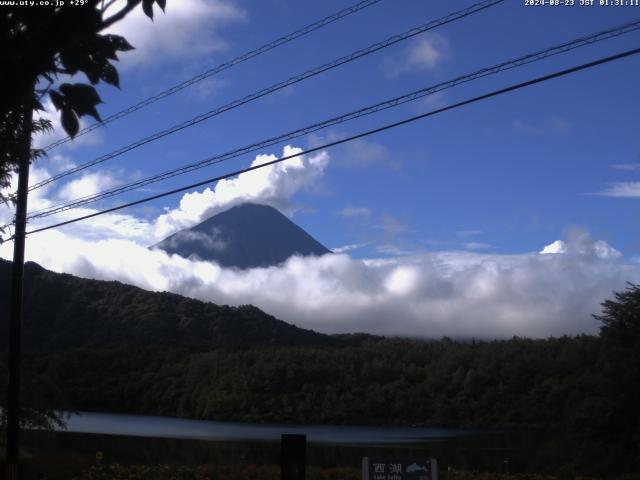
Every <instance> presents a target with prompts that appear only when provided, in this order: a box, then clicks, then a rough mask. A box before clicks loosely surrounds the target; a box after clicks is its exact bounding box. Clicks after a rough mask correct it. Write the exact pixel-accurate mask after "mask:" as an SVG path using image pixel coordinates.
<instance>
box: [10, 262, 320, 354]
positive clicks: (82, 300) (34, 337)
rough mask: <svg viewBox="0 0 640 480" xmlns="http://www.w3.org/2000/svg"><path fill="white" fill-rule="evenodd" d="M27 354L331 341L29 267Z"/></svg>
mask: <svg viewBox="0 0 640 480" xmlns="http://www.w3.org/2000/svg"><path fill="white" fill-rule="evenodd" d="M10 277H11V262H8V261H6V260H2V259H0V339H2V342H3V345H0V351H1V350H2V349H3V348H5V346H6V345H5V344H4V342H5V341H6V339H7V338H8V334H7V333H8V332H7V328H8V326H7V323H8V322H7V321H8V306H9V281H10ZM23 335H24V345H25V347H26V349H27V350H28V351H32V352H33V351H39V352H53V351H64V350H67V349H70V348H89V349H95V348H113V347H119V348H120V347H137V346H143V345H153V346H156V347H162V346H167V347H168V346H171V347H186V348H189V349H192V350H193V349H195V350H208V349H211V348H218V347H237V346H254V345H310V344H313V345H324V344H328V343H330V342H331V340H330V337H328V336H327V335H322V334H320V333H316V332H314V331H312V330H304V329H301V328H297V327H295V326H293V325H290V324H288V323H285V322H283V321H281V320H278V319H276V318H274V317H272V316H271V315H268V314H266V313H264V312H263V311H262V310H260V309H258V308H256V307H254V306H251V305H244V306H240V307H229V306H220V305H215V304H213V303H208V302H201V301H198V300H193V299H191V298H186V297H182V296H180V295H176V294H173V293H167V292H161V293H158V292H149V291H146V290H143V289H141V288H138V287H134V286H131V285H126V284H123V283H120V282H107V281H102V280H89V279H86V278H80V277H76V276H73V275H68V274H61V273H55V272H51V271H49V270H46V269H44V268H42V267H41V266H40V265H38V264H36V263H32V262H28V263H27V264H25V283H24V323H23Z"/></svg>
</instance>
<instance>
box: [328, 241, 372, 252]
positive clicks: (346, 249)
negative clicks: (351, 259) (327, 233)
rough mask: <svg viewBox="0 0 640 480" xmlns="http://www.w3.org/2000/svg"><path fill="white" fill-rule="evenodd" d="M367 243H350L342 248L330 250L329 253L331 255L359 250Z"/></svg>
mask: <svg viewBox="0 0 640 480" xmlns="http://www.w3.org/2000/svg"><path fill="white" fill-rule="evenodd" d="M367 245H369V244H368V243H352V244H351V245H343V246H342V247H336V248H332V249H331V251H332V252H333V253H346V252H350V251H352V250H359V249H360V248H364V247H366V246H367Z"/></svg>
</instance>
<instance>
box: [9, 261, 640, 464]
mask: <svg viewBox="0 0 640 480" xmlns="http://www.w3.org/2000/svg"><path fill="white" fill-rule="evenodd" d="M8 267H9V264H8V263H7V262H3V263H1V264H0V275H2V278H4V279H7V278H8V274H7V273H8V272H7V269H8ZM25 288H26V291H25V305H26V311H25V322H24V328H25V345H26V353H25V370H26V371H27V372H29V374H28V375H25V378H29V379H32V381H31V382H29V383H28V384H27V385H26V386H25V389H26V390H25V397H27V400H29V399H30V400H32V401H34V402H35V401H36V399H37V400H39V401H42V400H43V399H46V401H47V404H46V406H47V407H55V408H63V409H77V410H91V411H110V412H129V413H149V414H160V415H176V416H182V417H192V418H202V419H217V420H243V421H252V422H271V421H277V422H292V423H333V424H379V425H422V426H430V425H447V426H474V427H478V426H482V427H487V426H488V427H516V428H520V427H526V428H529V429H531V428H534V429H535V428H540V429H542V430H544V431H547V432H548V431H552V432H554V435H553V436H552V439H551V440H549V441H548V442H547V443H545V444H544V445H542V446H541V447H540V448H538V449H537V450H536V451H535V452H532V465H536V466H537V467H536V468H543V467H544V468H547V469H550V470H551V471H556V472H557V471H558V469H563V470H562V471H566V472H568V473H587V474H598V475H606V474H612V473H621V472H634V471H635V472H638V471H640V415H639V412H638V405H640V288H638V287H636V286H633V285H630V287H629V289H628V290H627V291H625V292H621V293H618V294H617V295H616V298H615V299H613V300H608V301H606V302H605V303H604V313H603V314H602V316H601V317H599V320H600V321H601V325H602V330H601V334H600V335H599V336H597V337H596V336H586V335H585V336H578V337H571V338H570V337H563V338H550V339H542V340H530V339H522V338H513V339H510V340H495V341H464V342H462V341H454V340H451V339H447V338H444V339H440V340H430V341H424V340H410V339H390V338H382V337H375V336H371V335H365V334H361V335H334V336H328V335H322V334H319V333H315V332H312V331H309V330H303V329H299V328H296V327H294V326H292V325H288V324H286V323H284V322H281V321H279V320H277V319H275V318H273V317H271V316H269V315H267V314H265V313H263V312H262V311H260V310H259V309H257V308H255V307H250V306H247V307H238V308H232V307H223V306H216V305H213V304H207V303H203V302H198V301H196V300H191V299H186V298H184V297H180V296H178V295H173V294H168V293H151V292H146V291H144V290H141V289H138V288H136V287H132V286H128V285H123V284H120V283H118V282H103V281H95V280H86V279H80V278H76V277H73V276H71V275H61V274H56V273H53V272H49V271H47V270H44V269H42V268H41V267H39V266H37V265H35V264H29V265H27V276H26V283H25ZM6 304H7V288H6V282H5V283H3V284H2V285H1V288H0V308H3V309H5V310H6ZM3 318H6V315H5V316H3ZM3 328H6V324H5V325H4V326H3ZM3 333H4V332H3ZM3 338H6V335H4V334H3ZM2 368H4V367H2ZM2 373H3V374H4V371H3V372H2ZM34 406H35V404H34ZM38 406H39V407H41V408H42V407H43V405H42V404H38Z"/></svg>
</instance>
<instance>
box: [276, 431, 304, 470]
mask: <svg viewBox="0 0 640 480" xmlns="http://www.w3.org/2000/svg"><path fill="white" fill-rule="evenodd" d="M281 448H282V453H281V455H282V457H281V460H280V469H281V472H282V476H281V478H282V480H304V478H305V474H306V465H307V436H306V435H290V434H283V435H282V441H281Z"/></svg>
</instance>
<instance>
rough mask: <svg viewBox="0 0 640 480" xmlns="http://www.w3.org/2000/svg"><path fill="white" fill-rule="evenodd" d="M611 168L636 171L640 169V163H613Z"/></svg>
mask: <svg viewBox="0 0 640 480" xmlns="http://www.w3.org/2000/svg"><path fill="white" fill-rule="evenodd" d="M611 168H613V169H615V170H627V171H636V170H640V163H618V164H616V165H611Z"/></svg>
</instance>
